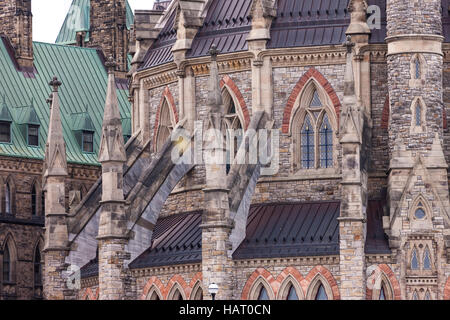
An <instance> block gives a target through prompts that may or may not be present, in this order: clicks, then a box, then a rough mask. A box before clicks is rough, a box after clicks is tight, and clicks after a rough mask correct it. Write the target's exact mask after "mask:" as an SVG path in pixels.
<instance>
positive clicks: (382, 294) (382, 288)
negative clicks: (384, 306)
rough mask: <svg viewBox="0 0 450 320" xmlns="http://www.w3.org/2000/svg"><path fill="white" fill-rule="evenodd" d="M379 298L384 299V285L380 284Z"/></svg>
mask: <svg viewBox="0 0 450 320" xmlns="http://www.w3.org/2000/svg"><path fill="white" fill-rule="evenodd" d="M379 300H386V294H385V291H384V285H382V286H381V289H380V296H379Z"/></svg>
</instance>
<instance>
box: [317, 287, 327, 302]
mask: <svg viewBox="0 0 450 320" xmlns="http://www.w3.org/2000/svg"><path fill="white" fill-rule="evenodd" d="M315 300H328V295H327V293H326V291H325V288H324V286H323V284H320V285H319V288H318V289H317V294H316V297H315Z"/></svg>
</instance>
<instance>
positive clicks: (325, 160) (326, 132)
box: [320, 114, 333, 168]
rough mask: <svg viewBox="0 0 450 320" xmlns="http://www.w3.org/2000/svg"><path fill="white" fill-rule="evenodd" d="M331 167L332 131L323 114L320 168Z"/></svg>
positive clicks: (326, 117) (326, 116)
mask: <svg viewBox="0 0 450 320" xmlns="http://www.w3.org/2000/svg"><path fill="white" fill-rule="evenodd" d="M332 166H333V129H331V125H330V122H329V121H328V115H327V114H325V116H324V117H323V120H322V126H321V127H320V167H321V168H330V167H332Z"/></svg>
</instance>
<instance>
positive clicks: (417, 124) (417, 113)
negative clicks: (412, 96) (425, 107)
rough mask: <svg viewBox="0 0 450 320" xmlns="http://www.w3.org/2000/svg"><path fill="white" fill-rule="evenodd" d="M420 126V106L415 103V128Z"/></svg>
mask: <svg viewBox="0 0 450 320" xmlns="http://www.w3.org/2000/svg"><path fill="white" fill-rule="evenodd" d="M421 125H422V106H421V105H420V103H419V102H417V103H416V126H421Z"/></svg>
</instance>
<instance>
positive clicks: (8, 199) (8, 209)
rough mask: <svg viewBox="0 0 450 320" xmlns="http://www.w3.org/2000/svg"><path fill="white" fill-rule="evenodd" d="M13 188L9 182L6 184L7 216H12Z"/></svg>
mask: <svg viewBox="0 0 450 320" xmlns="http://www.w3.org/2000/svg"><path fill="white" fill-rule="evenodd" d="M11 202H12V201H11V186H10V185H9V182H7V183H6V187H5V212H6V214H12V210H11Z"/></svg>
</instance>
